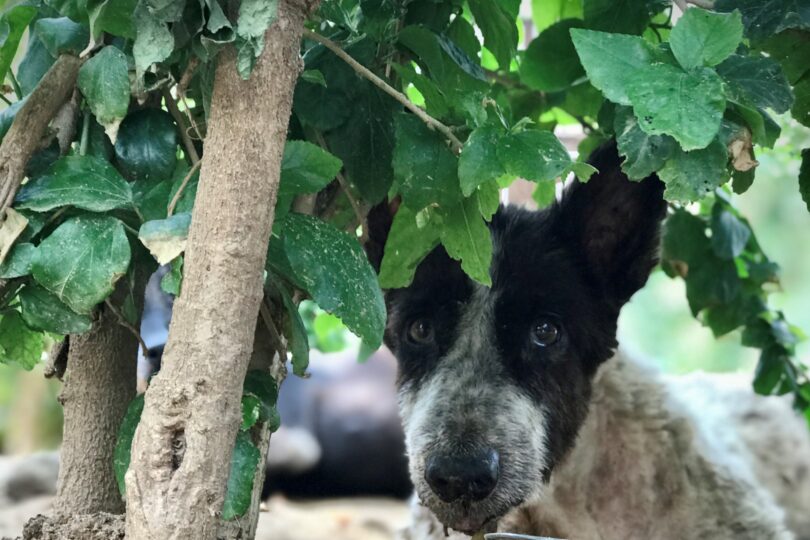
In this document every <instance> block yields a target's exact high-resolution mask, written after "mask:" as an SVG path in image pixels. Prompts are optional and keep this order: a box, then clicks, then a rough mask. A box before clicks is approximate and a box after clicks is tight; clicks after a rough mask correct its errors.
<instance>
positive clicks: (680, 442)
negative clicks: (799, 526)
mask: <svg viewBox="0 0 810 540" xmlns="http://www.w3.org/2000/svg"><path fill="white" fill-rule="evenodd" d="M590 163H591V164H592V165H593V166H594V167H596V169H597V170H598V171H599V172H598V173H596V174H594V175H593V177H592V178H591V179H590V180H589V181H588V182H587V183H582V182H579V181H576V180H574V181H573V182H572V183H571V184H570V185H569V186H568V187H567V188H566V190H565V191H564V193H563V195H562V197H561V199H560V200H559V201H558V202H556V203H554V204H552V205H551V206H550V207H549V208H547V209H544V210H541V211H528V210H525V209H520V208H513V207H503V206H502V207H501V208H500V209H499V210H498V212H497V213H496V214H495V215H494V217H493V219H492V221H491V223H490V231H491V237H492V242H493V258H492V263H491V268H490V275H491V278H492V286H491V287H485V286H483V285H481V284H478V283H476V282H473V281H472V280H470V278H468V277H467V276H466V275H465V274H464V272H463V271H462V270H461V267H460V264H459V263H458V262H457V261H455V260H453V259H451V258H450V257H449V256H448V255H447V253H446V252H445V251H444V249H443V248H442V247H441V246H439V247H437V248H436V249H434V250H433V251H432V252H431V253H430V254H429V255H428V256H427V257H426V258H425V259H424V260H423V261H422V262H421V263H420V265H419V266H418V268H417V270H416V274H415V277H414V280H413V282H412V284H411V285H410V286H408V287H407V288H404V289H396V290H388V291H386V293H385V297H386V305H387V308H388V323H387V327H386V331H385V337H384V341H385V343H386V345H387V346H388V347H389V348H390V349H391V350H392V351H393V353H394V355H395V356H396V357H397V360H398V364H399V377H398V388H399V409H400V415H401V418H402V422H403V427H404V430H405V437H406V448H407V453H408V457H409V471H410V476H411V480H412V482H413V484H414V486H415V489H416V504H415V511H414V513H415V518H414V522H413V524H412V526H411V528H410V530H409V531H407V533H406V537H407V538H410V539H412V540H423V539H430V540H433V539H436V540H438V539H440V538H445V537H446V536H447V535H448V533H449V531H448V529H449V530H451V531H456V532H455V533H453V534H454V537H456V536H458V538H464V537H465V536H462V535H473V534H477V533H481V532H492V531H495V530H499V531H501V532H512V533H522V534H530V535H539V536H550V537H555V538H566V539H570V540H591V539H600V540H614V539H615V540H627V539H644V540H649V539H655V540H657V539H660V540H681V539H683V540H686V539H689V540H693V539H707V540H708V539H711V540H723V539H729V540H730V539H732V538H733V539H736V540H741V539H751V540H754V539H756V540H763V539H771V540H787V539H791V538H794V537H795V536H794V532H791V531H789V530H788V528H787V526H786V522H787V520H788V516H786V514H785V511H784V510H783V509H782V508H780V507H779V506H778V505H777V504H776V501H775V496H774V495H773V494H772V493H771V492H769V491H768V490H767V489H766V488H765V487H763V483H762V482H761V481H760V480H758V478H757V476H756V473H755V472H754V471H755V469H754V468H753V467H750V466H747V465H745V463H744V462H745V459H744V458H743V457H740V456H741V455H742V454H743V451H742V450H741V448H744V445H743V444H737V443H736V442H734V441H731V440H730V439H729V438H728V437H724V436H719V435H720V434H718V433H715V432H712V430H711V429H703V428H702V427H701V424H700V422H699V416H694V415H693V414H692V413H690V412H689V411H688V403H684V400H679V399H678V395H677V392H672V391H670V387H669V386H667V385H666V384H665V383H664V382H662V381H661V380H659V378H658V376H657V375H656V374H655V373H654V372H652V371H650V370H648V369H646V368H644V367H643V366H641V365H639V364H638V363H637V362H635V361H633V360H631V359H628V358H626V357H625V356H623V355H622V353H621V352H618V353H617V352H616V350H617V346H618V344H617V341H616V327H617V320H618V317H619V312H620V310H621V308H622V306H623V305H624V304H625V303H626V302H627V301H628V300H630V298H631V297H632V296H633V294H634V293H635V292H636V291H638V290H639V289H640V288H641V287H642V286H643V285H644V284H645V282H646V280H647V278H648V276H649V274H650V272H651V270H652V269H653V268H654V266H655V265H656V264H657V260H658V250H659V240H660V229H661V224H662V221H663V220H664V218H665V216H666V211H667V205H666V203H665V201H664V199H663V184H662V183H661V182H660V181H659V180H658V179H657V178H656V177H655V176H652V177H650V178H647V179H645V180H643V181H641V182H631V181H630V180H629V179H628V178H627V177H626V176H625V175H624V174H623V173H622V172H621V167H620V165H621V159H620V157H619V155H618V153H617V150H616V146H615V143H612V144H609V145H607V146H603V147H601V148H599V149H597V150H596V151H595V152H594V154H593V155H592V156H591V159H590ZM394 206H395V205H391V204H386V203H383V204H381V205H378V206H377V207H375V208H374V209H373V210H372V212H371V213H370V215H369V218H368V223H369V242H368V244H367V252H368V255H369V258H370V260H371V262H372V264H373V265H375V266H376V267H377V269H378V270H379V264H380V262H381V257H382V253H383V250H384V245H385V240H386V237H387V234H388V230H389V229H390V224H391V221H392V219H393V218H392V214H393V212H392V209H393V208H394ZM784 421H786V422H788V421H794V422H795V423H796V425H801V421H799V420H798V419H797V418H795V417H792V416H791V415H790V414H788V417H785V418H784ZM806 428H807V426H806V425H803V426H802V427H801V429H804V430H805V431H807V429H806ZM802 440H803V441H806V440H807V439H802ZM808 444H810V443H808ZM806 448H810V445H808V446H806ZM785 459H787V458H785ZM803 459H804V463H805V464H806V463H808V462H810V456H807V457H805V458H803ZM807 483H808V481H807V480H805V482H804V484H803V485H802V486H801V489H802V490H803V491H802V493H804V494H805V495H806V496H807V497H810V494H809V493H810V486H807V485H806V484H807ZM794 489H795V488H794ZM804 500H810V499H804ZM806 512H807V509H806V508H805V510H804V513H805V514H806ZM805 524H806V522H805ZM795 532H796V533H799V535H800V536H799V537H803V538H810V531H808V530H804V531H795ZM458 533H461V534H458Z"/></svg>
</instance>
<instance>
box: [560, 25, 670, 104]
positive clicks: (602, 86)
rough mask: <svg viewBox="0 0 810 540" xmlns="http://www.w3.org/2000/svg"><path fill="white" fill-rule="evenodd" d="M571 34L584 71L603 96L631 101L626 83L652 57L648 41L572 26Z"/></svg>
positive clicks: (646, 65) (647, 64) (653, 52)
mask: <svg viewBox="0 0 810 540" xmlns="http://www.w3.org/2000/svg"><path fill="white" fill-rule="evenodd" d="M571 38H572V39H573V42H574V47H575V48H576V50H577V53H578V54H579V59H580V60H581V61H582V65H583V67H584V68H585V72H586V73H587V74H588V77H589V78H590V80H591V84H593V85H594V86H595V87H596V88H598V89H599V90H601V91H602V93H603V94H604V95H605V97H606V98H608V99H609V100H611V101H613V102H614V103H619V104H620V105H630V98H629V96H628V95H627V88H626V87H627V85H628V82H629V81H630V79H632V78H633V77H634V76H635V75H636V73H637V72H639V71H641V70H642V69H644V68H647V67H648V66H649V65H650V64H652V62H653V59H654V58H655V50H654V48H653V46H652V45H651V44H649V43H648V42H646V41H644V40H643V39H641V38H640V37H636V36H626V35H622V34H608V33H605V32H595V31H593V30H582V29H579V28H573V29H571Z"/></svg>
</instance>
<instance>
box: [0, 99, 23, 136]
mask: <svg viewBox="0 0 810 540" xmlns="http://www.w3.org/2000/svg"><path fill="white" fill-rule="evenodd" d="M27 99H28V96H26V97H24V98H22V99H21V100H20V101H17V102H15V103H13V104H11V105H9V106H8V107H6V108H5V109H3V110H2V111H0V139H2V138H3V137H5V136H6V133H8V130H9V129H11V124H12V123H13V122H14V118H16V117H17V112H19V110H20V109H21V108H22V106H23V105H25V102H26V100H27Z"/></svg>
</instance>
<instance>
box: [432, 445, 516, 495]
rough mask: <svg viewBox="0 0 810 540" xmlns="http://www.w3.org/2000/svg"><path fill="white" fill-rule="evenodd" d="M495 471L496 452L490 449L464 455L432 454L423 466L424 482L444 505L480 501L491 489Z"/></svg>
mask: <svg viewBox="0 0 810 540" xmlns="http://www.w3.org/2000/svg"><path fill="white" fill-rule="evenodd" d="M499 468H500V467H499V458H498V452H496V451H495V450H493V449H491V448H487V449H484V450H480V451H476V452H472V453H468V454H456V455H436V454H433V455H431V456H430V457H428V459H427V462H426V463H425V480H427V483H428V485H430V487H431V489H433V491H434V492H435V493H436V495H438V496H439V498H440V499H441V500H443V501H444V502H452V501H455V500H456V499H458V498H460V497H464V498H467V499H471V500H473V501H480V500H481V499H483V498H484V497H486V496H487V495H489V494H490V493H492V490H493V489H495V484H497V483H498V472H499Z"/></svg>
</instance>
